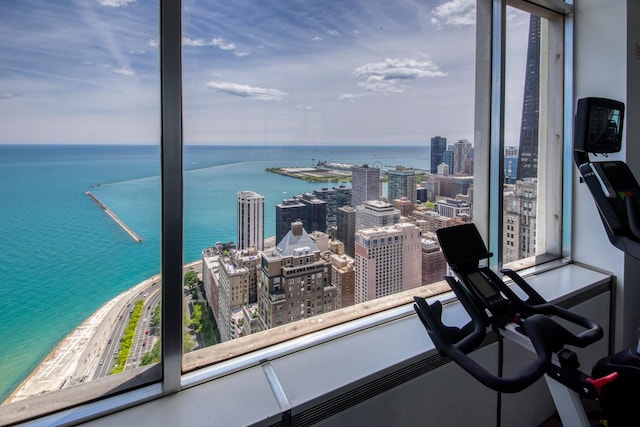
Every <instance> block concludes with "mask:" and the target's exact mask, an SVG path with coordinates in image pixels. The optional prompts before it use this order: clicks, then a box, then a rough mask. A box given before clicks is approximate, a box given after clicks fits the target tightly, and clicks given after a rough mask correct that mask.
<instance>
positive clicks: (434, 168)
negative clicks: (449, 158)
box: [431, 136, 447, 173]
mask: <svg viewBox="0 0 640 427" xmlns="http://www.w3.org/2000/svg"><path fill="white" fill-rule="evenodd" d="M446 149H447V138H444V137H442V136H434V137H433V138H431V173H437V172H438V165H439V164H440V163H442V153H444V151H445V150H446Z"/></svg>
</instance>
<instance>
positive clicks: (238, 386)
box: [30, 264, 610, 427]
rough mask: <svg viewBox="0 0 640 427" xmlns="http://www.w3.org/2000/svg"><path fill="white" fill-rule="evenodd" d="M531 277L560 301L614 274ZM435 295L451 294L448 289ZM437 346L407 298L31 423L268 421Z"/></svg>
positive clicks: (458, 313) (455, 314) (452, 315)
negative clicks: (174, 382) (170, 381)
mask: <svg viewBox="0 0 640 427" xmlns="http://www.w3.org/2000/svg"><path fill="white" fill-rule="evenodd" d="M527 280H528V281H529V283H531V284H532V285H533V286H534V287H535V288H536V289H537V290H538V292H539V293H540V294H541V295H542V296H543V297H544V298H546V299H547V300H549V301H552V302H556V303H558V302H560V303H562V302H563V301H564V302H567V301H568V300H569V299H571V298H580V297H581V296H582V295H585V298H588V297H590V296H593V294H594V292H595V293H601V292H604V289H606V290H608V289H609V288H608V284H609V283H610V276H608V275H606V274H603V273H600V272H596V271H593V270H590V269H587V268H585V267H581V266H578V265H573V264H569V265H565V266H563V267H561V268H557V269H554V270H551V271H546V272H543V273H540V274H537V275H536V276H534V277H530V278H528V279H527ZM436 298H438V299H441V300H444V299H447V298H451V293H449V294H443V295H440V296H438V297H436ZM570 305H571V304H570ZM606 309H607V311H608V309H609V307H606ZM443 315H444V319H445V323H448V324H452V325H453V324H456V325H462V324H463V323H465V322H466V321H467V318H466V315H465V314H464V313H463V312H462V310H461V307H460V306H459V304H457V303H453V304H450V305H448V306H447V307H446V308H445V310H444V314H443ZM328 337H329V338H328ZM436 353H437V352H436V351H435V349H434V347H433V344H432V343H431V341H430V339H429V338H428V336H427V334H426V332H425V330H424V327H423V326H422V324H421V322H420V321H419V320H418V318H417V317H416V316H415V314H414V311H413V307H412V305H410V304H409V305H405V306H402V307H398V308H395V309H391V310H387V311H385V312H382V313H378V314H375V315H372V316H369V317H367V318H363V319H359V320H356V321H353V322H349V323H348V324H345V325H340V326H337V327H334V328H330V329H327V330H323V331H319V332H316V333H313V334H310V335H309V336H305V337H301V338H297V339H295V340H292V341H291V342H290V343H284V344H282V345H278V346H275V347H274V348H271V349H267V350H265V351H261V352H259V354H255V355H247V356H244V357H241V358H240V361H242V359H243V358H244V359H245V362H246V363H247V365H246V366H245V369H242V370H238V371H236V372H233V373H231V374H229V375H224V376H218V377H217V378H215V379H212V380H210V381H206V382H203V381H204V378H205V376H206V375H213V376H216V372H217V373H218V375H219V374H220V373H221V372H223V370H224V369H228V368H229V366H226V367H225V365H226V364H234V365H237V364H238V363H239V361H238V360H234V361H229V362H223V363H221V364H219V365H220V366H214V367H212V368H210V369H203V370H200V371H196V372H193V373H190V374H188V375H187V376H185V379H184V380H183V383H185V384H188V383H190V382H191V383H193V384H196V383H197V384H198V385H194V386H192V387H189V388H186V389H185V390H183V391H181V392H179V393H177V394H175V395H171V396H167V397H162V398H159V399H155V400H151V401H148V402H146V403H142V404H139V405H138V406H134V407H132V408H129V409H125V410H117V409H116V406H114V405H115V403H116V402H117V404H118V405H127V404H128V405H129V406H130V405H131V404H135V402H134V401H133V399H137V398H140V397H141V396H142V397H143V398H146V399H148V398H151V397H153V396H154V395H157V393H158V386H150V387H147V388H145V389H142V390H137V391H133V392H131V393H126V394H123V395H120V396H116V397H113V398H109V399H105V400H104V401H101V402H97V403H94V404H89V405H85V406H82V407H79V408H74V409H70V410H67V411H63V412H61V413H58V414H53V415H51V416H48V417H44V418H41V419H39V420H36V421H33V422H31V423H30V424H32V425H52V424H59V423H66V422H74V420H75V421H78V420H81V419H83V418H85V417H88V416H90V415H91V414H92V413H93V414H95V413H100V412H103V411H114V410H116V411H117V412H115V413H112V414H110V415H107V416H105V417H103V418H99V419H96V420H93V421H90V422H89V423H88V424H87V425H90V426H95V427H99V426H100V427H101V426H111V425H134V424H135V425H154V426H164V425H189V426H191V427H195V426H200V425H202V426H205V425H206V426H210V425H224V426H234V425H238V426H240V425H242V426H244V425H253V424H260V425H270V424H274V423H278V422H281V421H282V420H283V414H284V417H287V416H289V415H291V414H294V415H295V414H296V413H300V412H301V411H304V410H305V409H308V408H311V407H313V406H315V405H318V404H319V403H321V402H323V401H327V400H330V399H332V398H333V397H336V396H340V395H342V394H344V393H346V392H349V390H353V389H356V388H357V387H359V386H362V385H363V384H367V383H371V382H372V381H374V380H376V379H377V378H381V377H384V376H385V375H388V374H390V373H393V372H395V371H398V370H399V369H402V368H404V367H407V366H409V365H412V364H415V363H416V362H419V361H421V360H423V359H425V358H427V357H430V356H434V355H435V354H436ZM256 360H260V361H262V362H261V363H255V361H256ZM250 362H251V363H250ZM189 377H191V379H189ZM201 382H202V383H201ZM145 393H146V394H145ZM127 399H129V401H128V402H127ZM110 405H111V407H110Z"/></svg>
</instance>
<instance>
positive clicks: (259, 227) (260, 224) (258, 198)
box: [238, 191, 264, 251]
mask: <svg viewBox="0 0 640 427" xmlns="http://www.w3.org/2000/svg"><path fill="white" fill-rule="evenodd" d="M252 246H253V247H255V248H256V249H257V250H259V251H261V250H262V249H263V246H264V196H262V195H260V194H258V193H255V192H253V191H239V192H238V249H241V250H242V249H249V248H250V247H252Z"/></svg>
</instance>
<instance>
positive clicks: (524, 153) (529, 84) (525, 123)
mask: <svg viewBox="0 0 640 427" xmlns="http://www.w3.org/2000/svg"><path fill="white" fill-rule="evenodd" d="M540 23H541V21H540V16H536V15H534V14H533V13H532V14H531V17H530V18H529V42H528V44H527V65H526V70H525V72H526V74H525V78H524V96H523V98H522V122H521V124H520V146H519V149H518V177H517V179H524V178H537V177H538V124H539V117H540Z"/></svg>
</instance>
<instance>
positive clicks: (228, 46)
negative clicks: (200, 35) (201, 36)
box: [211, 38, 236, 50]
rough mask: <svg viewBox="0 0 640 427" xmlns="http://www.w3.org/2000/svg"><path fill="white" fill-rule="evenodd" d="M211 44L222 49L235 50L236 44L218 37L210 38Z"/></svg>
mask: <svg viewBox="0 0 640 427" xmlns="http://www.w3.org/2000/svg"><path fill="white" fill-rule="evenodd" d="M211 44H212V45H213V46H216V47H219V48H220V49H222V50H235V48H236V45H235V44H233V43H227V42H225V41H224V40H222V39H220V38H214V39H211Z"/></svg>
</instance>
